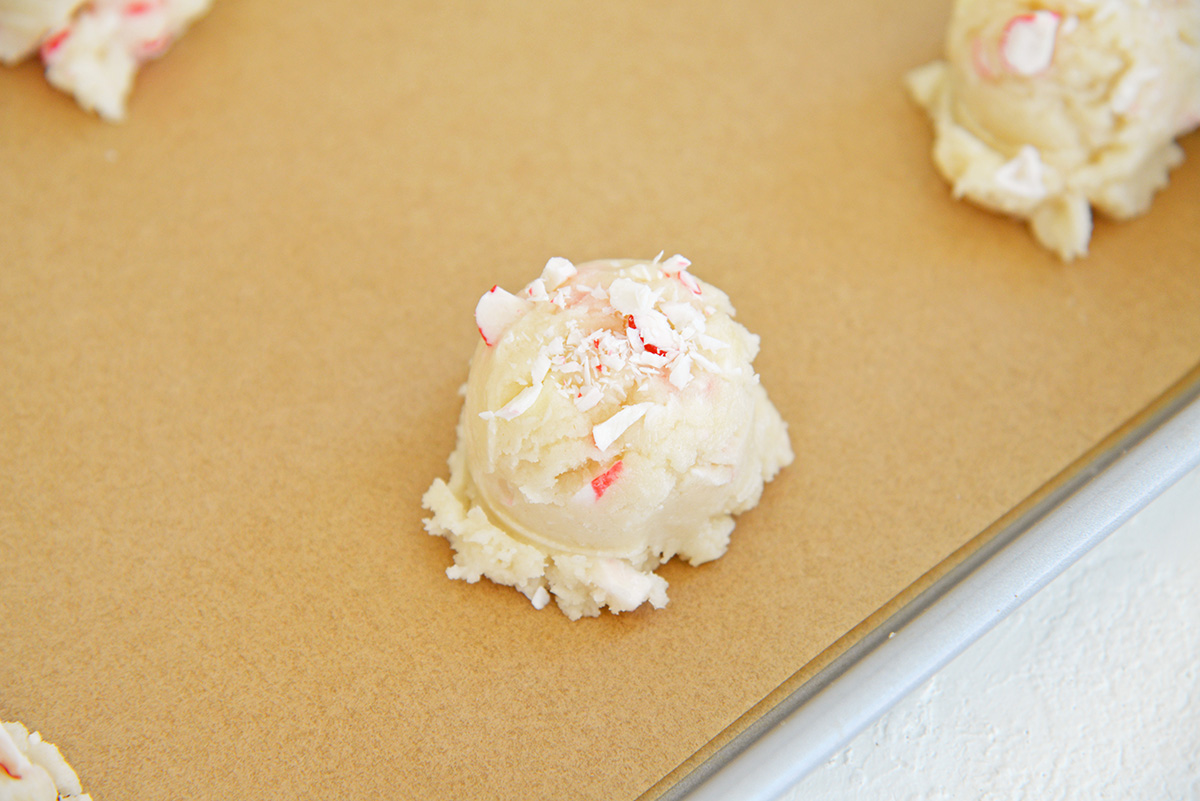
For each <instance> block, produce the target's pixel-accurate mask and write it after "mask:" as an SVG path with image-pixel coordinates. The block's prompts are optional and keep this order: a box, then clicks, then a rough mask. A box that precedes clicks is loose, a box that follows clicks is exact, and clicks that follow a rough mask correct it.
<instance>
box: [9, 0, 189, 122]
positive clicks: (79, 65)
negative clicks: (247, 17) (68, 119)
mask: <svg viewBox="0 0 1200 801" xmlns="http://www.w3.org/2000/svg"><path fill="white" fill-rule="evenodd" d="M211 3H212V0H90V1H88V2H85V0H0V61H3V62H4V63H6V64H16V63H17V62H19V61H21V60H23V59H25V58H26V57H28V56H30V55H32V53H33V52H34V51H35V50H36V51H38V52H39V54H40V56H41V59H42V61H43V62H44V63H45V65H46V80H48V81H50V83H51V84H52V85H54V86H55V87H57V88H58V89H61V90H62V91H64V92H67V93H68V94H71V95H74V96H75V100H76V101H77V102H78V103H79V105H80V106H82V107H83V108H84V109H85V110H87V111H95V112H96V113H97V114H99V115H100V116H101V117H103V118H105V119H107V120H110V121H114V122H115V121H118V120H121V119H124V117H125V104H126V102H127V100H128V98H129V92H130V90H131V88H132V87H133V78H134V75H135V74H137V70H138V68H139V67H140V66H141V65H142V64H143V63H145V62H146V61H149V60H151V59H154V58H157V57H159V56H161V55H162V54H163V53H165V52H166V51H167V48H169V47H170V46H171V43H172V42H174V41H175V39H177V38H179V36H181V35H182V34H183V32H184V31H185V30H186V29H187V27H188V26H189V25H191V24H192V22H193V21H195V20H196V19H197V18H199V17H200V16H201V15H203V14H204V13H205V12H206V11H208V8H209V6H210V5H211Z"/></svg>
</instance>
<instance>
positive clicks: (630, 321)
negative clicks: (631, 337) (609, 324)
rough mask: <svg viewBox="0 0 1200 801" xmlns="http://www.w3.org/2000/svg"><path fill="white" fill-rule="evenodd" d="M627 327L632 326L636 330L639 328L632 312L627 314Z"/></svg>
mask: <svg viewBox="0 0 1200 801" xmlns="http://www.w3.org/2000/svg"><path fill="white" fill-rule="evenodd" d="M625 327H626V328H632V329H633V330H635V331H636V330H637V323H636V322H634V319H633V315H632V314H627V315H625Z"/></svg>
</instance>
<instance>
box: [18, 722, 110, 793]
mask: <svg viewBox="0 0 1200 801" xmlns="http://www.w3.org/2000/svg"><path fill="white" fill-rule="evenodd" d="M91 798H92V797H91V796H90V795H88V794H86V793H85V792H83V788H82V787H80V786H79V777H78V776H76V775H75V771H73V770H71V766H70V765H68V764H67V761H66V760H65V759H63V756H62V754H60V753H59V751H58V749H57V748H55V747H54V746H53V745H51V744H50V743H48V742H46V741H45V740H43V739H42V738H41V735H39V734H38V733H37V732H33V733H32V734H31V733H30V732H29V731H28V730H26V728H25V727H24V726H22V725H21V724H20V723H0V801H57V800H58V799H62V800H63V801H68V799H70V800H72V801H91Z"/></svg>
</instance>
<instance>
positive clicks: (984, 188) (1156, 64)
mask: <svg viewBox="0 0 1200 801" xmlns="http://www.w3.org/2000/svg"><path fill="white" fill-rule="evenodd" d="M908 86H909V90H910V92H911V93H912V95H913V97H914V98H915V99H916V101H917V102H918V103H919V104H920V105H921V106H923V107H924V108H925V109H926V110H927V111H928V112H929V114H930V116H931V117H932V119H933V122H934V126H935V136H936V140H935V144H934V151H933V157H934V162H935V164H936V165H937V168H938V170H939V172H941V174H942V175H943V176H944V177H945V178H946V180H948V181H949V182H950V183H951V184H952V185H953V187H954V194H955V196H956V197H965V198H967V199H969V200H971V201H973V202H975V203H977V204H979V205H980V206H983V207H985V208H988V209H992V210H995V211H999V212H1002V213H1005V214H1009V215H1012V216H1014V217H1017V218H1019V219H1024V220H1027V221H1028V222H1029V225H1030V227H1031V229H1032V231H1033V233H1034V236H1035V237H1036V238H1037V239H1038V241H1039V242H1041V243H1042V244H1043V245H1045V246H1046V247H1047V248H1049V249H1050V250H1052V251H1054V252H1055V253H1057V254H1058V255H1059V256H1060V257H1061V258H1063V259H1064V260H1070V259H1072V258H1074V257H1076V256H1082V255H1084V254H1086V253H1087V247H1088V241H1089V239H1090V237H1091V231H1092V209H1093V208H1094V209H1095V210H1097V211H1099V212H1101V213H1103V214H1105V215H1107V216H1109V217H1111V218H1114V219H1117V220H1123V219H1128V218H1130V217H1133V216H1136V215H1138V214H1141V213H1143V212H1145V211H1146V210H1147V209H1148V208H1149V206H1150V201H1151V198H1152V197H1153V195H1154V193H1155V192H1157V191H1158V190H1159V189H1161V188H1162V187H1164V186H1165V185H1166V183H1167V174H1168V172H1169V171H1170V170H1171V169H1172V168H1174V167H1175V166H1177V165H1178V164H1179V163H1180V162H1181V161H1182V160H1183V151H1182V149H1181V148H1180V147H1179V146H1178V145H1177V144H1176V143H1175V141H1174V140H1175V139H1176V138H1177V137H1179V136H1181V135H1183V134H1185V133H1187V132H1189V131H1191V130H1193V129H1194V128H1196V126H1197V124H1200V0H1048V1H1047V2H1033V1H1032V0H957V2H956V3H955V4H954V10H953V16H952V18H951V22H950V25H949V29H948V31H947V34H946V57H945V60H943V61H936V62H934V63H932V64H928V65H926V66H924V67H921V68H919V69H917V70H914V71H913V72H912V73H910V74H909V76H908Z"/></svg>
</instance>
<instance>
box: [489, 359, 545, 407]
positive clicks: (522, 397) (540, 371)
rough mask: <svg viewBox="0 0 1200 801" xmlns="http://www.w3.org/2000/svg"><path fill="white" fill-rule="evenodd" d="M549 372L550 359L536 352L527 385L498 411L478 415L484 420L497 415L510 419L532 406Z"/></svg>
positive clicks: (540, 392)
mask: <svg viewBox="0 0 1200 801" xmlns="http://www.w3.org/2000/svg"><path fill="white" fill-rule="evenodd" d="M548 372H550V359H548V358H547V357H546V356H545V355H544V354H540V353H539V354H538V356H537V358H536V359H534V360H533V369H532V370H531V371H530V375H529V379H530V383H529V386H527V387H525V389H523V390H521V391H520V392H518V393H517V396H516V397H515V398H513V399H512V400H510V401H509V402H508V403H506V404H505V405H504V407H503V408H501V409H500V410H499V411H495V412H480V413H479V416H480V417H482V418H483V419H484V420H491V419H492V418H494V417H499V418H500V419H501V420H511V419H513V418H514V417H517V416H518V415H521V414H524V413H525V412H527V411H529V410H530V409H531V408H533V404H534V403H535V402H536V401H537V399H538V396H539V395H541V394H542V382H544V381H545V380H546V373H548Z"/></svg>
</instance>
